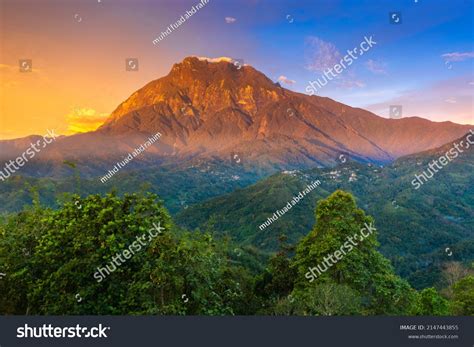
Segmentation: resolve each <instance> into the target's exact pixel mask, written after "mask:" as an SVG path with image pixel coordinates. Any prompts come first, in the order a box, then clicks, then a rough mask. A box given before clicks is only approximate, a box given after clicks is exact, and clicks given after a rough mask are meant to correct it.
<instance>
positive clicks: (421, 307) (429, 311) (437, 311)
mask: <svg viewBox="0 0 474 347" xmlns="http://www.w3.org/2000/svg"><path fill="white" fill-rule="evenodd" d="M449 313H450V312H449V302H448V300H446V299H445V298H443V297H442V296H441V295H439V293H438V292H437V291H436V289H435V288H425V289H423V290H422V291H421V292H420V293H419V298H418V309H417V314H419V315H421V316H445V315H449Z"/></svg>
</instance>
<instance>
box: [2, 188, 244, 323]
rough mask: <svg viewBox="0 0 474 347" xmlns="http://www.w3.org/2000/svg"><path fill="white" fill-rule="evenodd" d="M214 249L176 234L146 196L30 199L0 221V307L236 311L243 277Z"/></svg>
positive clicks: (207, 240) (13, 310)
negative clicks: (47, 202) (53, 204)
mask: <svg viewBox="0 0 474 347" xmlns="http://www.w3.org/2000/svg"><path fill="white" fill-rule="evenodd" d="M157 226H158V227H159V228H160V229H157ZM160 231H161V232H160ZM151 236H153V237H151ZM138 240H140V242H139V243H137V242H138ZM139 245H141V246H140V247H139ZM221 246H222V244H221V243H218V242H216V241H215V240H213V239H212V237H211V236H210V235H209V234H198V233H196V234H190V233H184V234H183V233H178V232H177V231H176V228H175V227H174V226H173V224H172V222H171V219H170V217H169V215H168V212H167V211H166V210H165V209H164V207H163V205H162V203H161V202H160V201H158V200H157V197H156V196H154V195H152V194H148V195H145V196H143V195H137V194H126V195H125V196H123V197H122V198H120V197H117V196H116V195H115V194H107V195H106V196H100V195H91V196H88V197H87V198H85V199H80V198H79V197H78V196H73V201H69V202H67V203H65V204H64V205H63V206H62V207H61V208H60V209H58V210H50V209H43V208H41V207H40V206H39V205H35V206H34V208H32V209H29V210H25V211H24V212H22V213H20V214H17V215H13V216H12V217H10V218H8V219H7V221H6V222H5V224H3V225H1V226H0V264H2V268H1V269H0V271H4V272H6V273H7V276H6V278H5V279H3V280H2V281H0V293H1V295H0V309H1V312H2V313H6V314H185V313H187V314H211V315H212V314H233V313H234V309H233V307H232V305H234V304H239V305H240V306H239V307H238V310H237V311H238V312H244V311H245V310H244V308H243V307H242V302H244V301H245V300H246V298H247V297H249V288H251V287H252V284H251V282H250V283H247V282H246V281H248V280H249V278H250V276H249V275H248V274H246V273H245V271H243V272H242V270H241V271H240V272H239V271H237V270H236V269H232V270H229V263H228V261H227V256H226V253H227V252H228V250H227V249H225V248H224V247H221ZM132 249H133V250H134V252H132V255H130V250H132ZM124 250H128V251H129V252H128V254H126V255H125V253H124ZM119 254H120V255H121V257H118V258H117V255H119ZM127 256H128V257H127ZM124 257H125V258H124ZM119 259H120V261H119ZM99 274H100V275H99ZM239 281H240V282H239ZM241 282H242V283H241ZM223 283H225V286H224V285H223Z"/></svg>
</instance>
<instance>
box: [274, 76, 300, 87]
mask: <svg viewBox="0 0 474 347" xmlns="http://www.w3.org/2000/svg"><path fill="white" fill-rule="evenodd" d="M278 81H279V82H282V83H285V84H290V85H292V84H295V83H296V81H294V80H290V79H289V78H288V77H286V76H283V75H281V76H280V77H278Z"/></svg>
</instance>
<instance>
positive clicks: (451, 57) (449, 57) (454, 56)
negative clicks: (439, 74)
mask: <svg viewBox="0 0 474 347" xmlns="http://www.w3.org/2000/svg"><path fill="white" fill-rule="evenodd" d="M441 57H442V58H443V59H444V60H445V61H464V60H467V59H471V58H474V52H464V53H460V52H453V53H445V54H442V55H441Z"/></svg>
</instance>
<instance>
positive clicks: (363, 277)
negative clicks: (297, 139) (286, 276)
mask: <svg viewBox="0 0 474 347" xmlns="http://www.w3.org/2000/svg"><path fill="white" fill-rule="evenodd" d="M373 222H374V221H373V219H372V218H371V217H369V216H366V215H365V213H364V211H362V210H361V209H359V208H357V206H356V202H355V199H354V198H353V197H352V195H351V194H349V193H345V192H342V191H336V192H334V193H333V194H331V195H330V196H329V197H328V198H327V199H325V200H322V201H320V202H319V204H318V206H317V208H316V225H315V226H314V228H313V230H312V231H311V232H310V233H309V234H308V235H307V236H306V237H304V238H303V239H302V240H301V241H300V243H299V244H298V246H297V249H296V256H295V259H294V262H293V266H294V267H295V268H296V269H297V271H298V279H297V281H296V287H297V289H298V290H299V291H304V290H309V291H312V290H313V289H311V288H312V286H318V285H321V284H327V285H331V284H337V285H343V286H346V287H348V288H350V289H351V290H352V293H353V294H354V295H355V296H358V297H360V301H361V302H362V303H363V304H362V310H361V312H360V313H365V314H394V315H395V314H409V313H411V312H413V310H414V303H415V295H416V292H415V291H414V290H413V289H412V288H411V287H410V285H409V284H408V283H407V282H406V281H404V280H402V279H401V278H400V277H398V276H396V275H395V274H394V273H393V268H392V266H391V265H390V262H389V261H388V260H387V259H386V258H385V257H383V256H382V254H380V253H379V252H378V251H377V249H376V248H377V247H378V245H379V244H378V242H377V238H376V235H377V232H376V231H375V230H374V229H375V228H374V227H373ZM330 260H331V261H330ZM315 309H316V308H315Z"/></svg>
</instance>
